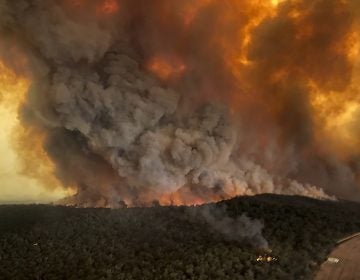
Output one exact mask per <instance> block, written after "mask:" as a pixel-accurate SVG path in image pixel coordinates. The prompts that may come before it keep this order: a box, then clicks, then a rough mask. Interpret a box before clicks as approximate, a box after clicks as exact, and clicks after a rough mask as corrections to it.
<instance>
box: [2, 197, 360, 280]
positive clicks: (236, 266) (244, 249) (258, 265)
mask: <svg viewBox="0 0 360 280" xmlns="http://www.w3.org/2000/svg"><path fill="white" fill-rule="evenodd" d="M206 207H207V208H208V209H212V210H211V211H214V209H215V210H216V209H221V211H220V212H218V213H220V214H221V215H224V216H226V217H224V219H222V220H221V223H218V224H217V225H214V223H213V221H214V219H213V220H209V219H208V218H207V217H206V215H204V213H205V212H204V211H203V209H205V208H206ZM209 207H210V208H209ZM244 213H246V215H247V216H248V217H250V218H251V220H249V221H252V223H253V222H256V224H255V226H256V228H255V230H254V232H253V233H251V234H252V235H251V234H250V235H245V237H243V238H242V237H241V236H242V235H241V234H240V235H239V234H238V233H237V232H236V230H237V229H238V227H232V228H230V229H223V228H224V227H228V226H229V225H230V224H231V223H234V222H239V221H240V222H241V221H243V220H241V219H239V217H241V215H243V214H244ZM209 221H210V222H209ZM261 224H262V225H263V228H262V236H263V237H264V240H265V239H266V241H267V243H268V246H269V249H267V250H265V246H263V247H262V248H260V247H259V246H258V245H259V244H260V243H256V242H255V243H254V242H253V237H254V236H255V237H257V238H258V237H259V234H258V233H259V232H258V231H259V230H260V232H261ZM249 225H250V226H252V224H251V223H249ZM239 229H240V230H241V229H242V228H241V227H240V228H239ZM248 230H252V228H251V227H250V228H249V229H248ZM234 231H235V232H234ZM356 231H360V206H359V205H358V204H355V203H349V202H331V201H318V200H313V199H309V198H303V197H288V196H276V195H260V196H255V197H239V198H234V199H232V200H228V201H223V202H220V203H217V204H216V205H215V206H199V207H152V208H131V209H79V208H73V207H60V206H47V205H29V206H19V205H18V206H0V279H46V280H51V279H124V280H125V279H126V280H130V279H144V280H146V279H164V280H170V279H231V280H233V279H266V280H268V279H287V280H288V279H296V280H297V279H312V276H313V273H314V271H316V270H317V269H318V266H319V264H320V263H321V262H322V261H323V260H324V259H325V258H326V255H327V253H328V252H329V250H330V249H331V248H332V247H333V246H334V244H335V242H336V241H337V240H338V239H340V238H341V237H344V236H346V235H348V234H351V233H353V232H356ZM239 236H240V237H239ZM249 236H250V237H249ZM262 236H261V238H262ZM247 237H249V238H247ZM261 244H263V243H261Z"/></svg>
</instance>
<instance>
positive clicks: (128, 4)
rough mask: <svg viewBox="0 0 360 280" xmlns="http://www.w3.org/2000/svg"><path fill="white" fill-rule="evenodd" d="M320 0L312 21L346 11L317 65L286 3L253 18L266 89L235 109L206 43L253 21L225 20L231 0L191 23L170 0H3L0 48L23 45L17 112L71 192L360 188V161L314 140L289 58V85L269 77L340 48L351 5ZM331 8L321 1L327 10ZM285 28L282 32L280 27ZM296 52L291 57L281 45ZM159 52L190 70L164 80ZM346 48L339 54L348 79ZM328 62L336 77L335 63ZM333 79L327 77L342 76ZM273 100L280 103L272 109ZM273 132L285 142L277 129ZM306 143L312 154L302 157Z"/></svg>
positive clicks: (327, 58)
mask: <svg viewBox="0 0 360 280" xmlns="http://www.w3.org/2000/svg"><path fill="white" fill-rule="evenodd" d="M303 2H304V3H303V5H305V2H306V3H307V4H309V3H308V1H303ZM315 2H316V5H317V6H316V5H315V6H314V5H311V7H312V8H309V9H308V10H309V11H308V12H309V15H310V16H309V17H310V19H311V21H312V22H315V23H316V22H322V21H323V20H327V18H326V17H325V16H331V15H336V18H335V19H336V21H335V22H337V23H339V24H340V26H338V27H337V29H336V30H335V31H337V32H335V33H336V34H335V35H334V36H333V37H326V36H325V35H326V34H327V33H328V32H330V31H331V30H327V29H326V30H323V33H321V34H320V35H322V37H321V40H320V41H321V42H320V43H319V44H320V45H319V46H317V45H315V46H314V47H313V48H314V49H315V51H314V50H311V53H318V54H319V59H320V62H319V64H316V62H314V61H310V60H309V59H310V58H309V57H304V58H302V57H299V55H300V54H299V53H298V52H296V51H298V48H299V46H298V45H296V44H295V39H294V37H293V32H294V30H295V29H296V27H295V26H291V25H289V24H290V23H291V22H287V21H286V20H284V18H286V16H285V14H286V9H289V7H287V6H284V7H283V8H282V9H283V10H282V13H284V16H282V14H281V13H280V14H279V17H278V18H274V19H268V20H267V21H264V23H263V24H261V25H259V27H258V28H257V29H256V30H255V31H254V41H253V49H252V51H251V52H250V53H249V56H250V57H251V58H252V59H253V60H254V67H253V68H251V71H249V73H247V75H249V79H248V80H249V81H251V82H252V83H254V84H256V85H257V86H256V87H255V89H256V92H257V93H256V95H255V97H256V99H257V100H256V101H251V100H248V98H249V97H248V95H246V94H245V93H244V99H243V100H244V102H242V103H241V104H240V105H241V106H240V110H239V112H238V113H236V114H235V115H234V114H231V113H230V111H231V110H230V109H229V107H231V104H229V102H228V100H229V96H230V93H229V92H231V91H232V90H233V89H235V88H237V87H239V85H238V84H236V82H234V80H233V76H232V75H231V74H230V73H229V70H228V69H227V68H226V65H225V63H224V61H223V60H222V53H223V51H224V50H223V49H221V48H220V47H219V46H218V45H217V43H214V44H213V45H212V44H211V43H210V42H213V41H214V40H212V39H213V38H212V36H214V34H217V35H219V34H221V36H223V37H224V38H225V39H228V38H230V37H231V36H232V35H233V33H234V34H235V33H236V31H235V30H232V29H231V28H230V27H231V24H233V25H235V26H236V25H237V24H239V25H240V26H239V28H240V27H242V26H241V25H244V24H245V23H241V21H240V23H236V24H235V23H231V22H230V23H228V25H224V24H223V25H221V23H222V22H221V13H220V12H221V11H222V10H223V9H225V6H223V4H222V1H215V2H214V4H212V5H210V6H209V7H208V8H207V9H205V10H204V11H203V12H202V13H201V14H200V15H198V17H197V18H195V19H194V22H193V23H192V25H191V27H190V28H189V29H186V30H185V29H184V27H181V24H180V22H181V20H182V19H181V18H179V16H178V12H179V11H180V10H181V7H182V4H175V3H173V2H171V1H169V2H168V1H162V0H156V1H153V2H152V3H151V4H150V3H148V1H138V2H137V1H121V2H120V11H119V12H118V14H116V15H115V16H108V17H105V18H104V17H101V16H97V15H96V13H94V12H92V7H93V6H96V5H97V4H98V3H100V1H88V2H86V3H85V4H84V5H85V6H84V8H83V10H80V11H77V10H76V9H75V8H74V7H72V6H71V1H40V0H21V1H10V0H9V1H2V2H1V3H0V38H1V42H0V45H1V47H0V50H1V53H2V56H3V57H4V59H5V58H9V57H10V55H11V53H10V51H9V48H8V47H7V46H9V45H16V47H17V48H18V49H20V50H21V52H22V53H23V54H24V55H25V56H26V57H27V58H28V66H29V67H28V68H29V69H26V70H27V71H28V72H29V73H31V77H32V81H33V83H32V86H31V89H30V91H29V93H28V98H27V102H26V104H25V105H24V108H23V109H22V112H21V114H22V122H23V125H25V126H36V127H38V128H40V129H41V130H42V131H44V132H45V133H46V135H47V137H46V141H45V143H44V148H45V150H46V152H47V153H48V155H49V157H50V158H51V159H52V161H53V162H54V163H55V164H56V176H57V177H58V178H59V179H60V180H61V182H62V183H63V184H64V187H75V188H76V189H77V191H78V194H77V195H76V196H74V197H72V198H69V199H68V200H67V202H69V203H78V204H81V205H88V206H91V205H99V206H114V207H115V206H116V205H117V204H118V203H119V201H125V202H126V203H127V204H129V205H141V204H150V203H152V202H153V201H154V200H159V201H160V202H161V199H162V198H163V197H164V196H165V197H166V196H171V194H173V193H179V194H180V197H181V198H180V200H181V203H194V202H197V201H198V199H200V200H201V201H211V200H218V199H223V198H228V197H231V196H234V195H253V194H258V193H279V194H294V195H306V196H311V197H317V198H329V196H328V195H326V194H325V193H324V192H323V191H322V190H321V189H320V188H318V187H315V185H317V186H321V187H323V188H327V187H328V185H329V186H334V183H336V184H339V185H341V187H344V188H349V189H347V190H345V191H342V190H336V189H335V190H334V188H333V187H332V188H330V190H331V192H330V194H332V193H335V194H349V193H352V194H354V193H355V194H356V191H355V190H356V189H357V184H356V183H355V179H353V178H354V177H355V175H354V174H355V172H356V171H355V169H356V167H354V166H355V165H356V164H355V165H349V164H348V163H343V162H339V161H338V160H337V159H335V158H333V157H331V156H328V155H326V156H323V155H317V154H316V151H315V150H311V149H312V148H311V147H312V143H313V133H314V132H313V127H312V118H311V116H310V114H311V113H310V109H309V100H308V98H307V95H308V92H307V91H308V89H307V88H306V87H302V86H301V81H302V79H301V76H302V75H299V76H300V78H299V79H294V77H295V76H296V73H297V72H296V71H295V70H294V74H293V75H290V76H289V77H287V78H286V79H285V80H284V82H283V83H282V84H281V86H280V85H279V84H278V85H276V86H274V85H270V84H269V83H268V74H269V72H275V71H276V70H277V69H278V68H281V67H285V66H289V67H290V68H291V67H293V66H294V65H297V64H299V63H301V62H302V61H305V62H304V65H303V66H301V65H300V66H299V67H302V68H303V69H308V71H313V75H314V76H317V75H318V76H321V75H322V73H321V71H323V70H324V69H323V68H322V66H321V65H320V64H329V63H330V64H331V65H333V64H332V62H331V59H332V57H333V53H332V52H331V50H332V49H331V48H330V47H329V48H325V49H326V50H328V52H326V53H320V52H318V50H319V49H321V48H322V47H323V46H328V45H329V46H331V45H332V44H333V42H334V41H337V40H340V39H341V34H342V33H344V32H346V30H347V28H349V25H350V23H349V22H348V21H346V20H345V15H346V13H345V12H344V13H342V14H340V15H338V14H335V12H334V10H335V8H334V5H335V4H334V3H335V1H332V0H331V1H328V2H326V3H325V2H324V1H315ZM186 3H187V2H186ZM331 4H333V6H331ZM184 5H185V4H184ZM244 5H245V3H244ZM246 5H248V3H247V4H246ZM322 7H326V10H325V12H324V14H321V15H318V14H317V12H318V11H319V10H320V9H321V8H322ZM161 12H164V13H165V15H166V17H165V18H166V20H165V21H164V19H163V17H159V13H161ZM216 24H218V25H216ZM224 30H225V31H227V32H222V31H224ZM277 34H282V35H286V36H285V37H283V38H280V39H281V40H280V39H279V40H277V39H276V38H277ZM279 36H280V35H279ZM325 37H326V38H325ZM275 39H276V40H275ZM234 43H236V42H234ZM305 43H307V41H306V40H305V39H304V42H302V44H301V45H305ZM235 45H236V44H235ZM289 50H293V51H291V52H289ZM304 52H305V53H306V50H305V51H304ZM287 53H289V55H290V57H293V58H294V59H295V58H296V60H294V61H292V60H291V61H289V60H287V59H286V58H284V54H287ZM158 54H177V55H179V56H180V57H182V58H183V60H184V62H185V64H186V65H187V67H188V69H187V72H186V73H185V74H184V76H183V77H182V78H181V79H178V80H176V81H169V82H164V81H161V80H159V79H157V78H156V77H155V76H154V75H152V74H151V73H149V70H148V69H147V61H148V59H149V58H151V57H152V56H155V55H158ZM296 54H298V55H296ZM11 57H12V56H11ZM15 58H16V55H15ZM341 59H342V57H340V58H339V60H337V63H340V64H339V65H340V66H339V67H340V70H341V69H342V70H341V71H343V72H344V73H345V74H346V75H345V76H344V77H345V78H346V77H347V74H348V72H347V64H346V63H345V62H344V61H342V60H341ZM6 61H7V62H8V64H9V65H13V66H14V67H15V68H16V64H15V63H12V60H11V59H6ZM306 61H307V62H309V64H306ZM257 62H259V63H257ZM260 62H261V63H260ZM313 64H314V65H315V66H316V67H315V66H314V67H313ZM334 67H337V65H334ZM331 69H333V68H331ZM17 70H18V71H21V70H22V69H17ZM340 70H339V71H340ZM329 73H330V75H331V76H332V77H337V76H336V73H337V72H336V73H335V70H334V73H333V72H329ZM321 77H322V76H321ZM332 81H333V84H329V85H328V86H329V87H332V86H334V87H335V86H336V87H341V86H342V84H341V82H339V81H335V78H333V79H332ZM324 83H326V82H325V81H324ZM240 87H241V85H240ZM244 91H245V89H244ZM241 92H242V91H241ZM266 92H269V95H266ZM286 93H288V94H286ZM274 104H275V105H276V106H275V105H274ZM279 104H280V105H279ZM273 105H274V107H276V108H278V111H276V112H275V114H273V115H268V109H267V107H268V106H273ZM278 105H279V106H278ZM264 135H266V136H267V137H266V138H267V141H266V142H265V143H266V145H264V141H263V140H262V137H263V136H264ZM278 138H281V139H282V141H280V144H279V141H275V140H274V141H272V139H278ZM305 150H306V151H309V150H310V154H311V152H312V153H313V154H311V155H310V156H307V155H305V156H304V154H305V153H304V151H305ZM355 162H357V161H356V160H355ZM356 166H357V165H356ZM356 170H357V169H356ZM346 174H348V175H346ZM244 219H245V218H242V220H244ZM245 220H246V219H245ZM225 222H227V221H225ZM221 223H222V222H221ZM245 224H246V222H245Z"/></svg>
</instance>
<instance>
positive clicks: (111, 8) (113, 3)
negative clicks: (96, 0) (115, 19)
mask: <svg viewBox="0 0 360 280" xmlns="http://www.w3.org/2000/svg"><path fill="white" fill-rule="evenodd" d="M119 9H120V6H119V3H118V1H117V0H104V1H102V3H100V4H99V5H98V7H97V14H100V15H112V14H115V13H117V12H118V11H119Z"/></svg>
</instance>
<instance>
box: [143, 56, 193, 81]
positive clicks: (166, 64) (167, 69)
mask: <svg viewBox="0 0 360 280" xmlns="http://www.w3.org/2000/svg"><path fill="white" fill-rule="evenodd" d="M148 69H149V70H150V72H152V73H153V74H154V75H155V76H157V77H158V78H160V79H161V80H170V79H173V78H177V77H179V76H181V75H182V74H183V73H184V72H185V70H186V66H185V64H184V63H182V62H181V61H180V60H179V59H177V58H175V57H165V56H156V57H154V58H152V59H151V60H150V61H149V64H148Z"/></svg>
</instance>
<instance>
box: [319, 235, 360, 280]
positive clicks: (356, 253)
mask: <svg viewBox="0 0 360 280" xmlns="http://www.w3.org/2000/svg"><path fill="white" fill-rule="evenodd" d="M329 258H333V259H330V261H329V259H328V260H327V261H326V262H324V263H323V264H322V265H321V267H320V270H319V272H318V274H317V275H316V277H315V280H359V279H360V236H359V235H358V236H355V237H353V238H351V239H349V240H346V241H344V242H342V243H340V244H339V245H338V246H337V247H336V248H335V249H334V250H333V251H332V252H331V253H330V255H329ZM337 259H338V262H336V261H337Z"/></svg>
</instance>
